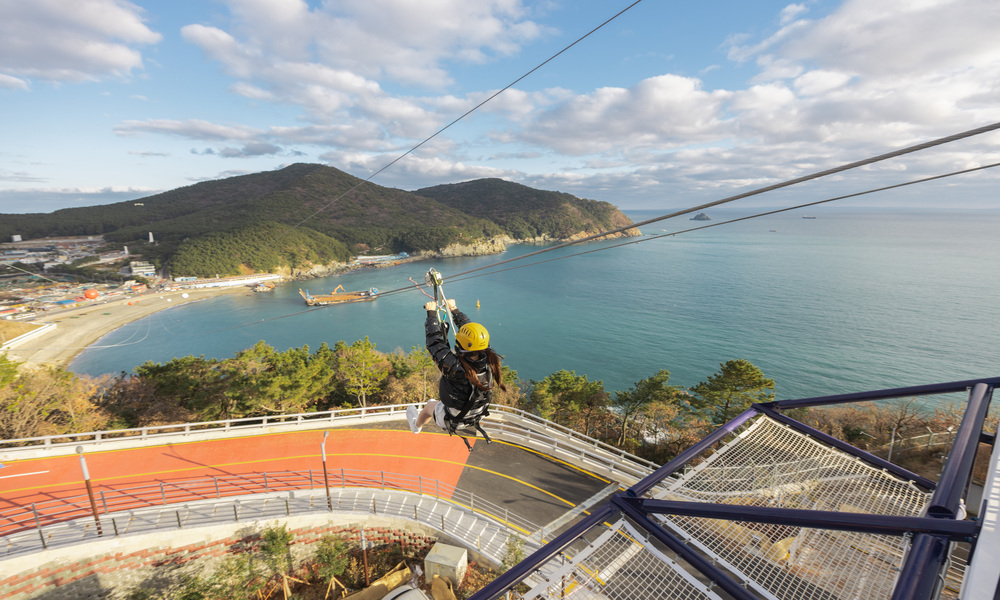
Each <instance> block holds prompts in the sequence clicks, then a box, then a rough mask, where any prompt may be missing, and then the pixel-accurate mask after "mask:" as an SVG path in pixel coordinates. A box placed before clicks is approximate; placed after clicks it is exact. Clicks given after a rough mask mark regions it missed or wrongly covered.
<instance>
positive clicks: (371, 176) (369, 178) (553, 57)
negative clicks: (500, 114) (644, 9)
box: [295, 0, 642, 227]
mask: <svg viewBox="0 0 1000 600" xmlns="http://www.w3.org/2000/svg"><path fill="white" fill-rule="evenodd" d="M640 2H642V0H635V2H633V3H632V4H629V5H628V6H626V7H625V8H623V9H621V10H620V11H618V12H617V13H615V15H614V16H612V17H611V18H609V19H607V20H606V21H604V22H603V23H601V24H600V25H598V26H597V27H594V28H593V29H591V30H590V31H588V32H587V33H585V34H583V35H582V36H580V37H578V38H577V39H576V40H574V41H573V42H572V43H571V44H569V45H568V46H566V47H565V48H563V49H562V50H560V51H559V52H556V53H555V54H553V55H552V56H550V57H548V58H547V59H545V60H544V61H542V62H541V63H539V64H538V65H536V66H535V68H533V69H531V70H530V71H528V72H527V73H525V74H524V75H521V76H520V77H518V78H517V79H515V80H514V81H512V82H510V83H508V84H507V85H506V86H504V87H503V88H502V89H500V90H499V91H497V92H494V93H493V94H491V95H490V96H489V97H487V98H486V99H485V100H483V101H482V102H480V103H479V104H477V105H475V106H473V107H472V108H470V109H469V110H467V111H465V112H464V113H462V115H461V116H459V117H457V118H455V119H454V120H452V121H451V122H450V123H448V124H447V125H445V126H444V127H442V128H441V129H438V130H437V131H435V132H434V133H432V134H431V135H430V136H429V137H427V138H425V139H424V140H423V141H422V142H420V143H419V144H417V145H416V146H413V147H412V148H410V149H409V150H407V151H406V152H404V153H402V154H400V155H399V156H397V157H396V158H394V159H393V160H392V161H390V162H389V163H388V164H386V165H384V166H383V167H382V168H380V169H379V170H377V171H375V172H374V173H372V174H371V175H369V176H368V177H366V178H364V179H363V180H361V181H359V182H358V183H356V184H354V185H353V186H352V187H351V188H350V189H348V190H347V191H346V192H344V193H343V194H341V195H339V196H337V197H336V198H334V199H333V200H331V201H330V202H328V203H327V204H326V205H324V206H322V207H321V208H320V209H319V210H317V211H316V212H314V213H312V214H311V215H309V216H308V217H306V218H305V219H302V220H301V221H299V222H298V223H297V224H296V225H295V227H298V226H300V225H302V224H303V223H305V222H306V221H308V220H309V219H311V218H313V217H315V216H316V215H318V214H319V213H321V212H323V211H324V210H326V209H328V208H330V207H331V206H333V205H334V203H336V202H337V201H338V200H340V199H341V198H343V197H345V196H347V195H348V194H350V193H351V192H353V191H354V190H356V189H358V188H359V187H360V186H361V185H363V184H365V183H369V182H370V181H371V180H372V179H374V178H375V176H376V175H378V174H379V173H381V172H382V171H385V170H386V169H388V168H389V167H391V166H392V165H394V164H396V163H397V162H399V161H401V160H403V159H404V158H406V157H407V156H409V155H410V154H412V153H413V152H415V151H416V150H417V149H418V148H420V147H421V146H423V145H424V144H426V143H427V142H429V141H431V140H432V139H434V138H436V137H437V136H439V135H441V134H442V133H444V131H445V130H447V129H448V128H450V127H451V126H452V125H454V124H456V123H458V122H459V121H461V120H462V119H464V118H465V117H467V116H469V115H471V114H472V113H474V112H475V111H477V110H479V109H480V108H481V107H482V106H483V105H485V104H486V103H487V102H489V101H491V100H493V99H494V98H496V97H497V96H499V95H500V94H502V93H504V92H506V91H507V90H509V89H510V88H512V87H514V86H515V85H517V84H518V83H520V82H521V81H522V80H524V79H525V78H527V77H528V76H529V75H531V74H532V73H534V72H535V71H537V70H539V69H541V68H542V67H544V66H545V65H547V64H549V63H550V62H552V61H553V60H555V59H556V58H557V57H559V56H560V55H561V54H563V53H564V52H566V51H567V50H569V49H570V48H572V47H573V46H576V45H577V44H579V43H580V42H582V41H583V40H584V39H586V38H588V37H590V36H591V35H592V34H593V33H595V32H596V31H597V30H598V29H601V28H602V27H604V26H605V25H607V24H608V23H610V22H611V21H614V20H615V19H617V18H618V17H620V16H622V15H623V14H625V12H626V11H628V10H630V9H631V8H632V7H634V6H635V5H637V4H639V3H640Z"/></svg>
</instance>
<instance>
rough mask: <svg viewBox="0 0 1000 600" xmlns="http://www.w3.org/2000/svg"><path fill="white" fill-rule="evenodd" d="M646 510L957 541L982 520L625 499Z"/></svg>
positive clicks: (976, 528) (975, 531)
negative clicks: (941, 537)
mask: <svg viewBox="0 0 1000 600" xmlns="http://www.w3.org/2000/svg"><path fill="white" fill-rule="evenodd" d="M624 501H625V502H629V503H630V504H632V505H633V506H635V507H636V508H637V509H638V510H640V511H642V512H644V513H651V514H669V515H680V516H685V517H704V518H707V519H724V520H726V521H747V522H751V523H770V524H773V525H787V526H789V527H808V528H811V529H834V530H838V531H858V532H862V533H873V534H881V535H903V534H905V533H933V534H938V535H943V536H946V537H948V538H950V539H954V540H962V541H967V540H970V538H973V537H975V536H976V535H978V533H979V529H980V526H981V523H978V522H974V521H956V520H954V519H936V518H933V517H900V516H891V515H873V514H863V513H848V512H836V511H826V510H800V509H790V508H773V507H766V506H746V505H732V504H710V503H705V502H680V501H673V500H646V499H641V498H629V499H626V500H624Z"/></svg>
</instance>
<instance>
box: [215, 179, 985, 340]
mask: <svg viewBox="0 0 1000 600" xmlns="http://www.w3.org/2000/svg"><path fill="white" fill-rule="evenodd" d="M998 166H1000V162H998V163H991V164H988V165H982V166H979V167H972V168H969V169H962V170H960V171H952V172H950V173H945V174H942V175H933V176H931V177H924V178H921V179H915V180H913V181H907V182H903V183H896V184H893V185H888V186H884V187H879V188H874V189H870V190H865V191H863V192H855V193H852V194H845V195H843V196H836V197H833V198H826V199H824V200H816V201H814V202H807V203H804V204H797V205H795V206H790V207H787V208H781V209H776V210H769V211H766V212H762V213H756V214H753V215H749V216H745V217H739V218H736V219H731V220H728V221H720V222H718V223H712V224H709V225H702V226H699V227H692V228H689V229H683V230H679V231H675V232H672V233H664V234H661V235H655V236H650V237H644V238H641V239H638V240H629V241H628V242H623V243H620V244H615V245H612V246H604V247H601V248H595V249H593V250H586V251H584V252H578V253H576V254H568V255H566V256H559V257H556V258H550V259H546V260H540V261H536V262H533V263H527V264H524V265H518V266H515V267H508V268H506V269H498V270H495V271H489V272H486V273H479V274H478V275H471V274H472V273H476V272H479V271H483V270H485V269H489V268H493V267H496V266H499V265H502V264H507V263H510V262H513V261H514V260H520V259H521V258H524V257H526V256H535V255H538V254H541V253H542V252H550V251H552V250H558V249H560V248H565V247H566V246H569V245H571V244H561V245H558V246H553V247H551V248H547V249H545V250H543V251H539V252H532V253H530V254H526V255H524V256H523V257H518V258H516V259H511V260H505V261H501V262H498V263H494V264H492V265H488V266H486V267H480V268H476V269H470V270H468V271H463V272H461V273H456V274H454V275H452V276H451V277H449V278H448V281H465V280H467V279H475V278H476V277H486V276H488V275H494V274H496V273H503V272H505V271H514V270H516V269H521V268H524V267H530V266H533V265H540V264H544V263H547V262H554V261H557V260H562V259H564V258H572V257H575V256H582V255H584V254H591V253H593V252H601V251H604V250H611V249H613V248H620V247H622V246H628V245H630V244H640V243H642V242H647V241H652V240H655V239H660V238H664V237H669V236H674V235H680V234H683V233H690V232H692V231H699V230H702V229H708V228H709V227H718V226H720V225H728V224H731V223H736V222H739V221H747V220H750V219H756V218H759V217H765V216H768V215H774V214H778V213H782V212H788V211H791V210H796V209H800V208H808V207H810V206H817V205H820V204H826V203H829V202H835V201H837V200H845V199H847V198H856V197H858V196H865V195H868V194H874V193H876V192H884V191H887V190H892V189H897V188H902V187H907V186H911V185H916V184H918V183H926V182H929V181H935V180H938V179H945V178H948V177H954V176H956V175H964V174H967V173H973V172H975V171H983V170H986V169H991V168H994V167H998ZM694 210H697V209H694ZM685 212H693V211H692V210H688V211H685ZM680 214H685V213H680ZM660 220H663V218H657V219H651V220H648V221H642V222H641V223H639V224H636V225H632V226H631V227H638V226H640V225H645V224H648V223H654V222H656V221H660ZM601 235H607V233H605V234H601ZM410 281H411V282H412V283H413V285H412V286H407V287H403V288H398V289H394V290H387V291H385V292H379V296H388V295H392V294H398V293H402V292H407V291H413V290H414V289H416V290H419V291H420V292H422V293H423V294H424V295H426V296H428V298H432V297H431V296H430V295H428V294H427V292H425V291H424V290H423V288H421V287H420V285H419V284H418V283H417V282H416V281H414V280H413V278H412V277H411V278H410ZM314 310H320V308H319V307H316V308H310V309H307V310H302V311H298V312H294V313H290V314H287V315H279V316H277V317H270V318H267V319H261V320H258V321H253V322H251V323H244V324H242V325H234V326H232V327H226V328H224V329H216V330H213V331H210V332H208V333H218V332H222V331H229V330H232V329H240V328H243V327H249V326H251V325H257V324H260V323H266V322H268V321H276V320H278V319H284V318H287V317H294V316H297V315H301V314H304V313H307V312H312V311H314Z"/></svg>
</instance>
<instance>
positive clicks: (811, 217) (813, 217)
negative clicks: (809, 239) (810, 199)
mask: <svg viewBox="0 0 1000 600" xmlns="http://www.w3.org/2000/svg"><path fill="white" fill-rule="evenodd" d="M802 218H803V219H815V218H816V217H808V216H806V217H802Z"/></svg>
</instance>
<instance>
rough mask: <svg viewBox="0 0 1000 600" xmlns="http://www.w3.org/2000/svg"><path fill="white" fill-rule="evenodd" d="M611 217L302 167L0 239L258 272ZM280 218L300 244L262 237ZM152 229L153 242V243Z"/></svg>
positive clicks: (24, 226)
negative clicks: (88, 245) (52, 241)
mask: <svg viewBox="0 0 1000 600" xmlns="http://www.w3.org/2000/svg"><path fill="white" fill-rule="evenodd" d="M463 190H467V192H463ZM487 192H488V194H487ZM464 193H468V194H469V195H468V196H467V197H465V196H463V194H464ZM484 194H487V195H484ZM436 196H440V197H436ZM487 203H488V204H489V206H488V207H486V206H482V204H487ZM611 223H625V224H628V223H629V222H628V219H627V217H625V216H624V215H623V214H621V213H620V212H619V211H618V210H617V209H615V208H614V207H613V206H611V205H610V204H607V203H603V202H595V201H592V200H581V199H579V198H574V197H573V196H570V195H568V194H561V193H558V192H542V191H539V190H533V189H531V188H528V187H525V186H520V185H517V184H510V183H507V182H503V181H500V180H495V179H489V180H482V181H481V182H475V181H473V182H467V183H464V184H455V185H454V186H438V187H436V188H427V189H426V190H420V191H419V192H417V193H411V192H406V191H403V190H399V189H393V188H386V187H382V186H379V185H375V184H373V183H369V182H364V181H363V180H361V179H359V178H357V177H354V176H352V175H349V174H347V173H344V172H343V171H340V170H338V169H335V168H333V167H328V166H324V165H317V164H302V163H299V164H294V165H290V166H288V167H285V168H283V169H279V170H276V171H267V172H263V173H254V174H251V175H241V176H238V177H230V178H227V179H220V180H215V181H206V182H202V183H197V184H194V185H190V186H186V187H182V188H177V189H175V190H170V191H168V192H163V193H161V194H156V195H153V196H149V197H146V198H141V199H138V200H131V201H127V202H119V203H116V204H107V205H102V206H92V207H85V208H71V209H63V210H58V211H55V212H53V213H48V214H10V215H0V239H9V238H10V236H11V235H14V234H19V235H21V237H22V238H23V239H34V238H40V237H49V236H77V235H98V234H100V235H104V237H105V239H106V240H107V241H108V242H110V243H113V244H115V245H123V244H124V245H128V246H129V249H130V250H131V251H132V252H134V253H135V252H138V253H141V254H142V255H143V256H144V257H145V258H147V259H150V260H153V261H154V262H156V263H158V264H161V265H162V264H171V261H172V260H174V259H175V258H176V259H181V258H183V260H178V262H180V263H182V264H184V265H186V266H187V267H188V268H190V265H197V264H199V262H200V255H201V254H203V253H205V252H212V253H214V254H215V255H216V256H215V257H214V259H213V261H214V263H213V266H212V267H211V269H209V268H208V267H207V266H206V268H205V270H204V273H202V269H197V271H198V272H197V273H185V274H208V273H209V271H211V274H217V273H218V271H217V269H223V267H222V265H220V264H219V261H218V260H216V259H218V258H219V255H220V253H229V254H230V256H229V257H227V262H228V263H229V264H230V265H233V264H236V265H240V264H242V265H245V268H250V269H251V270H256V269H255V268H254V266H253V265H259V264H262V261H261V260H259V257H257V254H260V253H261V252H263V253H266V254H267V255H268V258H267V260H264V261H263V263H266V264H272V263H274V261H275V260H277V261H278V264H279V265H284V264H286V263H287V266H293V267H295V266H299V264H295V263H296V262H299V263H300V264H301V263H305V262H309V261H311V260H314V259H318V260H328V259H331V257H332V260H337V261H343V260H345V259H346V258H347V256H348V255H350V254H359V253H364V252H367V251H372V252H376V253H391V252H400V251H406V252H414V251H420V250H438V249H440V248H444V247H445V246H448V245H449V244H452V243H455V242H457V241H462V242H465V243H468V242H472V241H475V240H482V239H488V238H493V237H496V236H500V235H503V234H507V235H509V236H510V237H513V238H515V239H528V238H535V237H538V236H540V235H548V236H549V237H552V238H558V239H563V238H567V237H569V236H571V235H574V234H578V233H580V232H582V231H585V230H591V229H593V228H594V227H595V226H596V227H597V229H598V230H599V229H606V228H610V224H611ZM276 224H278V225H283V226H291V227H295V228H296V229H298V230H302V233H303V234H304V235H303V236H296V238H297V239H296V240H294V241H293V242H289V238H288V236H281V237H282V239H281V240H280V241H282V242H283V245H282V248H272V247H270V246H269V242H268V241H267V239H266V238H268V237H270V236H261V231H262V228H264V229H267V228H272V229H275V228H277V227H276ZM150 232H151V233H152V234H153V236H154V238H155V240H156V243H155V244H148V243H147V239H148V235H149V233H150ZM227 245H228V246H229V248H228V249H227ZM223 270H224V271H225V272H231V270H232V268H226V269H223ZM244 270H245V269H244Z"/></svg>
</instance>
